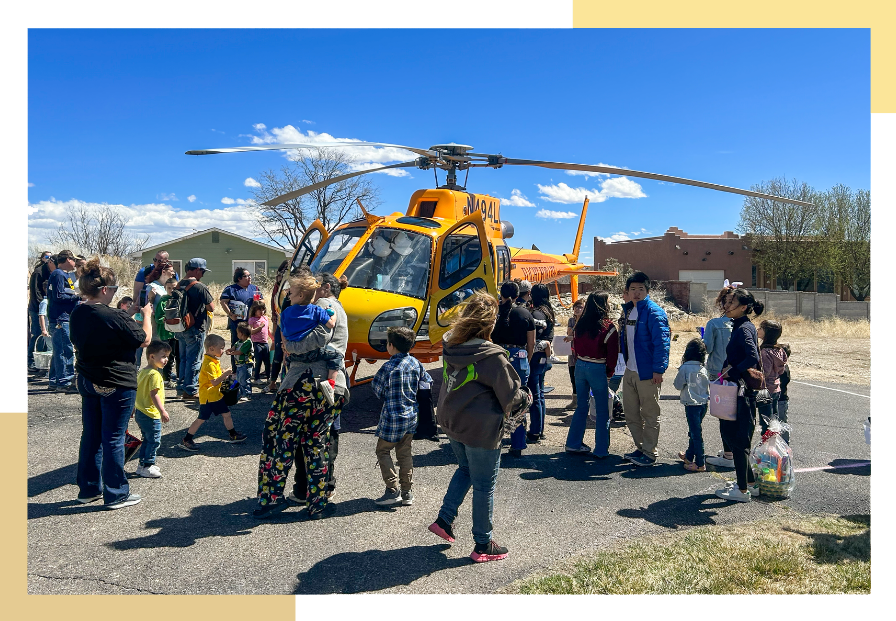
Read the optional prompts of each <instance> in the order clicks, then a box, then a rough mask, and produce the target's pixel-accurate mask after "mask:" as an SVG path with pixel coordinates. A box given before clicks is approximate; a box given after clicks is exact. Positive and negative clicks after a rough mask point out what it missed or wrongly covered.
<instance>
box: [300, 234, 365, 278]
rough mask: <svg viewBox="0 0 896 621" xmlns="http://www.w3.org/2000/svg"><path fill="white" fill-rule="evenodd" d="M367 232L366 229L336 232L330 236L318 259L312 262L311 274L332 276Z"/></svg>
mask: <svg viewBox="0 0 896 621" xmlns="http://www.w3.org/2000/svg"><path fill="white" fill-rule="evenodd" d="M366 232H367V229H366V228H364V227H356V228H351V229H342V230H341V231H335V232H334V233H333V234H332V235H330V237H329V239H327V241H326V243H325V244H324V245H323V248H321V249H320V252H318V253H317V257H315V259H314V261H312V263H311V268H310V269H311V273H312V274H320V273H321V272H328V273H330V274H332V273H333V272H334V271H335V270H336V268H338V267H339V265H340V264H341V263H342V260H343V259H345V257H347V256H348V253H349V252H351V251H352V248H354V247H355V244H357V243H358V240H359V239H361V237H362V236H363V235H364V233H366Z"/></svg>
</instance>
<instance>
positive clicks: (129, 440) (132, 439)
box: [124, 430, 143, 462]
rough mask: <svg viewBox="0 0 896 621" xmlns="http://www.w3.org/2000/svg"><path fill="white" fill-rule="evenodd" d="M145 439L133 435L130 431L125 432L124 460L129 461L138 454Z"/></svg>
mask: <svg viewBox="0 0 896 621" xmlns="http://www.w3.org/2000/svg"><path fill="white" fill-rule="evenodd" d="M141 444H143V440H141V439H140V438H138V437H137V436H135V435H133V434H132V433H131V432H130V431H127V430H125V432H124V460H125V462H127V461H128V460H129V459H131V457H133V456H134V455H136V454H137V451H138V450H139V448H140V445H141Z"/></svg>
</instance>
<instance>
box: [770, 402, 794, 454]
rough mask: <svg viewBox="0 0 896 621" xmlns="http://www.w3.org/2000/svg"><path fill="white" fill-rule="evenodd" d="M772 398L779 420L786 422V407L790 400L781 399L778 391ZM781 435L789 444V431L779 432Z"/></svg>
mask: <svg viewBox="0 0 896 621" xmlns="http://www.w3.org/2000/svg"><path fill="white" fill-rule="evenodd" d="M773 399H774V402H773V404H774V406H775V408H777V414H778V420H779V421H781V422H782V423H786V422H787V408H788V406H789V405H790V400H789V399H788V400H785V401H781V393H780V392H779V393H778V394H777V395H776V396H775V397H773ZM781 436H782V437H783V438H784V441H785V442H786V443H787V444H788V445H789V444H790V432H789V431H785V432H784V433H782V434H781Z"/></svg>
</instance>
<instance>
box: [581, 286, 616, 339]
mask: <svg viewBox="0 0 896 621" xmlns="http://www.w3.org/2000/svg"><path fill="white" fill-rule="evenodd" d="M609 300H610V293H609V292H608V291H592V292H591V293H589V294H588V300H587V301H586V302H585V312H583V313H582V316H581V317H579V320H578V321H577V322H576V328H575V335H576V336H582V335H583V334H585V333H586V332H587V333H588V336H590V337H591V338H597V335H598V334H600V330H601V328H606V327H607V326H609V324H610V323H611V321H610V309H609Z"/></svg>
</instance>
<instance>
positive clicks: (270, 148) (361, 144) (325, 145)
mask: <svg viewBox="0 0 896 621" xmlns="http://www.w3.org/2000/svg"><path fill="white" fill-rule="evenodd" d="M331 147H392V148H395V149H403V150H405V151H410V152H411V153H416V154H417V155H423V156H424V157H436V156H438V153H437V152H436V151H430V150H428V149H417V148H415V147H406V146H404V145H400V144H387V143H385V142H320V143H317V144H270V145H261V146H255V147H228V148H221V149H197V150H194V151H186V153H185V154H186V155H217V154H218V153H241V152H243V151H279V150H289V149H329V148H331Z"/></svg>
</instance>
